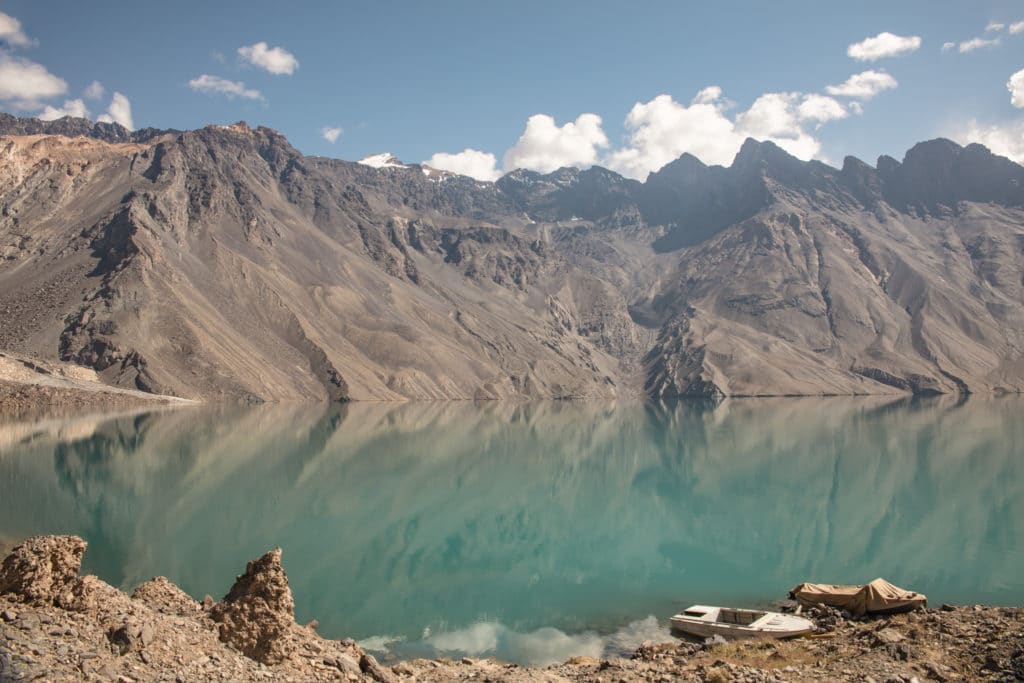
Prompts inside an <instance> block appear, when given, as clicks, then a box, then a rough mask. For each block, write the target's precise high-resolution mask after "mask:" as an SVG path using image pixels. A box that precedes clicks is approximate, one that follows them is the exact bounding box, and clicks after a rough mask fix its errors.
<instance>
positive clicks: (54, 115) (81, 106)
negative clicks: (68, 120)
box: [36, 100, 89, 121]
mask: <svg viewBox="0 0 1024 683" xmlns="http://www.w3.org/2000/svg"><path fill="white" fill-rule="evenodd" d="M65 116H76V117H78V118H80V119H87V118H89V110H88V109H86V107H85V102H84V101H82V100H65V101H64V106H63V107H61V108H59V109H58V108H57V107H53V106H50V105H46V107H45V108H44V109H43V110H42V111H41V112H39V113H38V114H36V118H38V119H40V120H42V121H55V120H57V119H59V118H63V117H65Z"/></svg>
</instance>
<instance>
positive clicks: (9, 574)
mask: <svg viewBox="0 0 1024 683" xmlns="http://www.w3.org/2000/svg"><path fill="white" fill-rule="evenodd" d="M85 548H86V542H85V541H83V540H82V539H81V538H79V537H77V536H34V537H32V538H30V539H28V540H27V541H25V542H24V543H21V544H19V545H17V546H15V547H14V549H13V550H12V551H11V553H10V554H9V555H8V556H7V557H6V558H4V561H3V565H2V566H0V594H3V593H13V594H14V595H16V596H18V597H19V598H20V599H21V600H22V601H24V602H27V603H29V604H32V605H54V604H57V605H70V604H72V603H75V602H78V601H79V599H80V597H81V593H82V586H81V585H80V584H81V581H80V579H79V578H78V572H79V570H81V568H82V556H83V555H84V554H85ZM76 594H77V597H76Z"/></svg>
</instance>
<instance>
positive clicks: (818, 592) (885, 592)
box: [789, 579, 928, 617]
mask: <svg viewBox="0 0 1024 683" xmlns="http://www.w3.org/2000/svg"><path fill="white" fill-rule="evenodd" d="M789 597H790V598H792V599H793V600H796V601H798V602H799V603H800V604H801V605H803V606H805V607H813V606H816V605H828V606H829V607H835V608H836V609H844V610H848V611H849V612H850V613H851V614H853V615H854V616H858V617H859V616H862V615H864V614H892V613H894V612H909V611H910V610H915V609H921V608H923V607H926V606H927V605H928V598H927V596H924V595H922V594H920V593H915V592H913V591H908V590H904V589H902V588H900V587H899V586H894V585H892V584H891V583H889V582H888V581H886V580H885V579H875V580H874V581H872V582H871V583H869V584H866V585H864V586H834V585H832V584H828V583H801V584H800V585H799V586H797V587H796V588H794V589H793V590H791V591H789Z"/></svg>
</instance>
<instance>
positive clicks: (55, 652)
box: [0, 536, 1024, 683]
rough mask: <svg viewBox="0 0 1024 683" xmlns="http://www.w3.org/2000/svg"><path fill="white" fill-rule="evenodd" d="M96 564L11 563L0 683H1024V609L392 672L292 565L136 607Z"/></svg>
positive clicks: (47, 546) (47, 539) (270, 560)
mask: <svg viewBox="0 0 1024 683" xmlns="http://www.w3.org/2000/svg"><path fill="white" fill-rule="evenodd" d="M85 549H86V543H85V541H83V540H82V539H80V538H77V537H74V536H39V537H35V538H31V539H29V540H27V541H25V542H23V543H21V544H19V545H17V546H15V547H14V548H13V549H12V550H11V552H10V554H8V555H7V556H6V558H5V559H4V561H3V564H2V566H0V683H2V682H6V681H30V680H47V681H118V682H119V683H128V682H130V681H175V682H178V681H207V680H224V681H248V680H254V681H260V680H268V681H378V682H380V683H392V682H394V683H398V682H401V681H414V680H417V681H471V680H474V681H608V682H613V681H670V680H691V681H721V682H725V681H749V682H756V681H835V680H843V681H847V680H848V681H875V682H876V683H883V682H897V681H899V682H904V683H909V682H911V681H915V680H916V681H922V682H923V681H927V680H933V681H959V680H993V681H1014V680H1024V609H1021V608H1016V607H1012V608H1000V607H982V606H973V607H954V606H949V605H943V606H942V608H941V609H928V610H922V611H919V612H913V613H910V614H902V615H894V616H890V617H883V618H868V619H861V620H853V619H850V618H848V616H849V615H843V614H840V613H838V612H835V611H834V610H812V614H811V616H812V617H813V618H814V619H815V620H816V621H817V623H818V626H819V632H818V633H817V634H815V636H814V637H812V638H804V639H798V640H794V641H787V642H779V641H760V640H756V641H746V642H738V643H724V642H720V643H690V642H683V641H675V642H671V643H661V644H644V645H643V646H641V647H640V648H639V649H638V650H637V651H636V652H634V653H632V654H631V656H629V657H624V658H617V659H604V660H598V659H592V658H587V657H575V658H573V659H570V660H569V661H567V662H565V663H563V664H558V665H554V666H550V667H547V668H543V669H542V668H530V667H522V666H518V665H515V664H507V663H503V662H498V661H494V660H489V659H487V660H473V659H468V658H466V659H461V660H449V659H436V660H425V659H421V660H413V661H407V662H399V663H396V664H394V665H392V666H385V665H383V664H381V663H379V662H378V661H377V660H376V659H375V658H374V657H373V656H372V655H370V654H368V653H366V652H365V651H364V650H363V649H362V648H360V647H359V646H358V645H357V644H356V643H355V642H354V641H352V640H351V639H344V640H330V639H326V638H323V637H321V636H320V635H319V634H318V633H317V632H316V623H315V622H313V623H310V624H306V625H300V624H297V623H296V622H295V617H294V602H293V600H292V594H291V589H290V588H289V586H288V578H287V576H286V574H285V572H284V569H283V567H282V565H281V551H280V549H276V550H272V551H270V552H268V553H267V554H265V555H263V556H262V557H260V558H258V559H256V560H253V561H251V562H249V563H248V565H247V567H246V569H245V572H244V573H243V574H241V575H239V576H238V578H237V579H236V581H235V584H234V585H233V586H232V588H231V590H230V591H229V592H228V594H227V595H226V596H225V597H224V598H223V599H222V600H220V601H219V602H215V601H214V600H213V599H212V598H210V597H209V596H207V597H206V598H205V599H204V600H203V601H202V602H198V601H196V600H194V599H193V598H192V597H190V596H188V595H187V594H185V593H184V592H183V591H182V590H181V589H179V588H178V587H176V586H175V585H174V584H172V583H171V582H170V581H168V580H167V579H165V578H163V577H157V578H154V579H151V580H149V581H147V582H145V583H143V584H141V585H140V586H138V587H137V588H136V589H135V590H134V592H133V593H132V595H130V596H129V595H127V594H125V593H123V592H121V591H119V590H117V589H116V588H114V587H113V586H110V585H109V584H107V583H105V582H103V581H101V580H100V579H98V578H97V577H95V576H91V575H87V576H80V575H79V573H80V570H81V563H82V557H83V555H84V553H85Z"/></svg>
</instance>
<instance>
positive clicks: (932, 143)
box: [903, 138, 964, 164]
mask: <svg viewBox="0 0 1024 683" xmlns="http://www.w3.org/2000/svg"><path fill="white" fill-rule="evenodd" d="M963 149H964V148H963V147H961V146H960V145H958V144H957V143H955V142H953V141H952V140H950V139H948V138H935V139H933V140H925V141H924V142H919V143H917V144H916V145H914V146H913V147H911V148H910V149H908V150H907V153H906V154H904V155H903V163H904V164H907V163H912V162H915V161H922V162H933V161H936V160H940V159H941V160H945V159H955V158H956V157H958V156H959V155H960V153H961V152H962V151H963Z"/></svg>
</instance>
